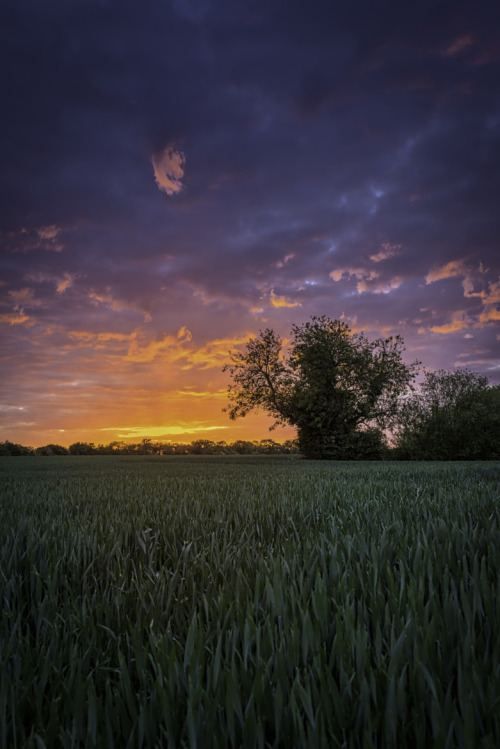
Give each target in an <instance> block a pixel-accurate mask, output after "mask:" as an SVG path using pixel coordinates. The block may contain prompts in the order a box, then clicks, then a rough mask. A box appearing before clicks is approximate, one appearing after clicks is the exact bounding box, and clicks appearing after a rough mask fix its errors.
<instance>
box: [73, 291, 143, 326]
mask: <svg viewBox="0 0 500 749" xmlns="http://www.w3.org/2000/svg"><path fill="white" fill-rule="evenodd" d="M88 297H89V299H90V301H91V303H92V304H94V305H96V306H99V304H104V305H105V306H106V307H108V308H109V309H112V310H114V311H115V312H138V313H140V314H142V315H144V322H151V314H150V313H149V312H148V311H147V310H144V309H142V308H141V307H140V306H139V305H138V304H136V303H135V302H129V301H128V300H122V299H116V297H114V296H113V293H112V291H111V287H110V286H107V287H106V290H105V291H104V292H98V291H92V290H91V291H89V292H88Z"/></svg>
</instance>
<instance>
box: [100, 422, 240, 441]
mask: <svg viewBox="0 0 500 749" xmlns="http://www.w3.org/2000/svg"><path fill="white" fill-rule="evenodd" d="M228 428H229V427H228V426H227V425H223V426H220V425H218V426H213V425H206V424H202V425H200V422H194V423H193V424H184V425H182V426H160V427H157V426H150V427H106V428H104V429H101V430H100V431H101V432H118V437H119V438H122V439H126V438H127V437H128V438H130V437H166V436H167V435H170V436H174V435H175V436H179V435H183V434H197V433H199V432H213V431H215V430H217V429H228Z"/></svg>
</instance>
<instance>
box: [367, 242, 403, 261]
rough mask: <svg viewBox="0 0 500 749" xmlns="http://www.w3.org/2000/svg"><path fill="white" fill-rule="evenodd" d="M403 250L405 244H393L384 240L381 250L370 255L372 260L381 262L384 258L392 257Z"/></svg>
mask: <svg viewBox="0 0 500 749" xmlns="http://www.w3.org/2000/svg"><path fill="white" fill-rule="evenodd" d="M402 251H403V245H401V244H391V243H390V242H383V243H382V245H381V247H380V250H379V252H376V253H375V254H373V255H370V260H372V262H374V263H381V262H382V261H383V260H388V259H389V258H391V257H396V255H400V254H401V252H402Z"/></svg>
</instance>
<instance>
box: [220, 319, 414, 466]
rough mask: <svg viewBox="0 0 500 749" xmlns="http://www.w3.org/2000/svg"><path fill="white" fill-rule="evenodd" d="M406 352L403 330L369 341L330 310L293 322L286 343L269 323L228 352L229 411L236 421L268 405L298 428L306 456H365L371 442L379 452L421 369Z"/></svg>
mask: <svg viewBox="0 0 500 749" xmlns="http://www.w3.org/2000/svg"><path fill="white" fill-rule="evenodd" d="M403 351H404V345H403V340H402V338H401V337H400V336H395V337H393V336H391V337H389V338H378V339H376V340H375V341H369V340H368V339H367V338H366V337H365V336H364V335H363V334H362V333H355V332H353V331H352V330H351V329H350V327H349V326H348V325H347V324H346V323H345V322H342V321H341V320H332V319H330V318H329V317H326V316H322V317H313V318H311V320H310V321H309V322H306V323H304V324H302V325H293V326H292V330H291V340H290V343H289V345H288V346H286V347H285V346H284V345H283V341H282V339H281V338H280V336H279V335H278V334H277V333H276V332H275V331H274V330H272V329H270V328H267V329H266V330H264V331H261V332H260V334H259V336H258V337H256V338H251V339H250V340H249V341H248V342H247V344H246V348H245V350H244V351H243V352H232V353H231V354H230V362H229V363H228V364H226V366H225V367H224V371H226V370H227V371H229V373H230V375H231V377H232V383H231V384H230V385H229V388H228V397H229V401H230V405H229V406H228V408H227V409H226V410H227V411H228V412H229V416H230V418H232V419H236V418H238V417H244V416H246V415H247V414H248V413H249V412H250V411H252V410H254V409H263V410H265V411H267V412H268V413H269V414H270V415H271V416H272V417H273V418H274V419H275V426H276V425H278V424H290V425H292V426H295V427H296V428H297V433H298V440H299V448H300V451H301V452H302V454H303V455H304V456H305V457H307V458H320V459H325V458H327V459H328V458H351V457H359V453H360V450H361V451H362V450H363V448H364V447H366V446H367V445H368V446H369V449H370V451H371V453H373V447H374V438H375V441H378V443H379V445H380V446H381V445H382V433H381V432H380V429H381V428H383V427H384V426H385V425H386V424H387V423H388V420H389V419H390V418H391V417H392V416H394V414H395V412H396V409H397V404H398V398H399V396H400V395H401V393H402V392H404V391H405V390H406V389H407V388H408V386H409V385H410V383H411V381H412V380H413V378H414V376H415V374H416V368H417V364H418V363H417V362H415V363H413V364H410V365H408V364H405V362H404V361H403V358H402V354H403ZM368 430H369V431H368Z"/></svg>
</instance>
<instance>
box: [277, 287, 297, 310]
mask: <svg viewBox="0 0 500 749" xmlns="http://www.w3.org/2000/svg"><path fill="white" fill-rule="evenodd" d="M270 299H271V306H272V307H276V308H280V307H302V304H301V302H289V301H288V300H287V299H285V297H284V296H276V294H275V293H274V289H271V294H270Z"/></svg>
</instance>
